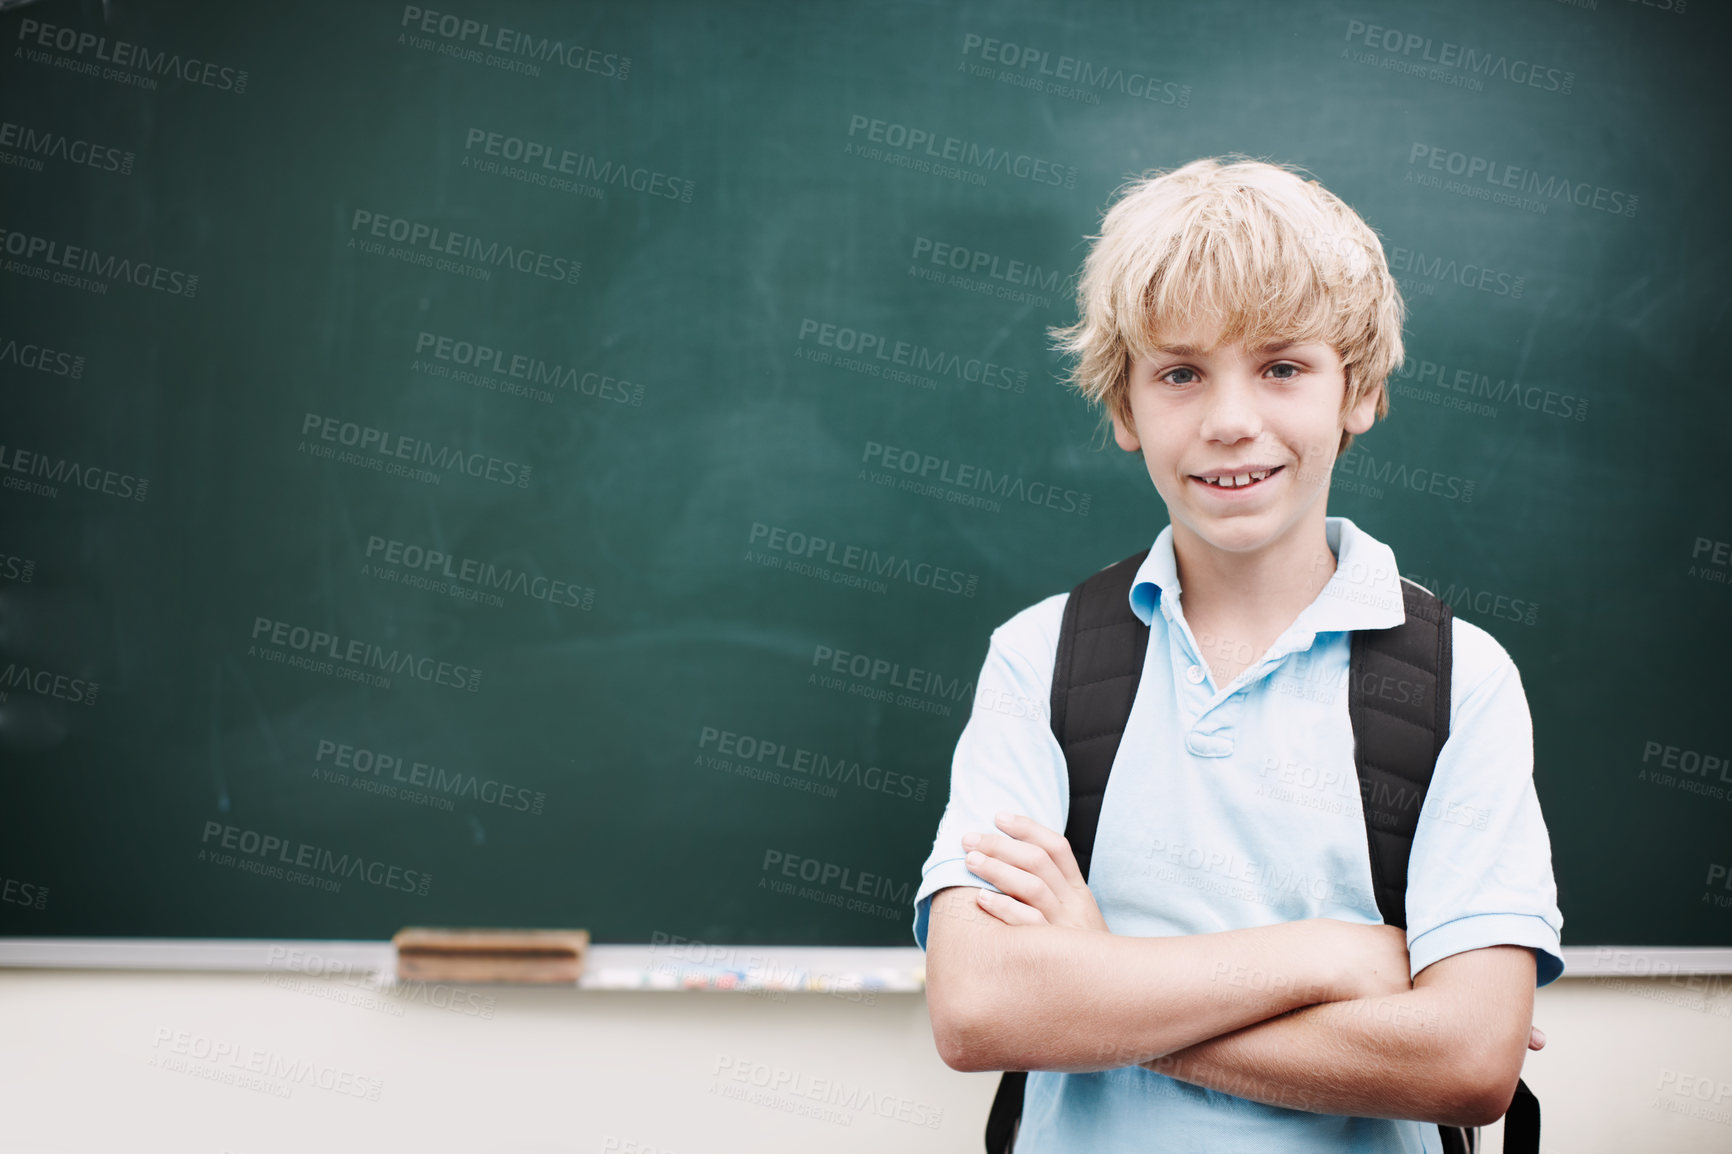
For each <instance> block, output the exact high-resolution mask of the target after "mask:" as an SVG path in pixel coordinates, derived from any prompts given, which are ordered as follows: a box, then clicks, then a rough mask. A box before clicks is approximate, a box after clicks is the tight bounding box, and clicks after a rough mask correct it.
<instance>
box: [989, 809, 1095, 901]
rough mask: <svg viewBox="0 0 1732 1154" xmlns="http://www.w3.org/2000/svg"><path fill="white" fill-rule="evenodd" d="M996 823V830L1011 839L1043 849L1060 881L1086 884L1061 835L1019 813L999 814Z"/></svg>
mask: <svg viewBox="0 0 1732 1154" xmlns="http://www.w3.org/2000/svg"><path fill="white" fill-rule="evenodd" d="M996 822H997V825H998V828H999V829H1001V830H1003V831H1004V832H1005V833H1007V834H1009V835H1010V836H1011V837H1013V838H1016V839H1017V840H1019V841H1025V842H1028V843H1030V844H1032V845H1037V846H1039V847H1040V848H1041V849H1044V850H1045V851H1046V852H1047V856H1048V857H1049V858H1051V859H1052V863H1053V865H1055V866H1057V867H1058V870H1059V876H1060V879H1061V880H1063V881H1066V882H1069V883H1070V884H1072V885H1084V884H1086V882H1085V881H1084V879H1083V876H1082V867H1081V866H1079V865H1077V860H1076V855H1075V854H1073V853H1071V850H1070V842H1069V841H1067V840H1066V839H1065V836H1064V835H1063V834H1062V833H1059V832H1057V831H1056V830H1051V829H1048V828H1047V827H1046V826H1044V825H1042V824H1040V823H1039V822H1038V821H1035V820H1034V819H1033V818H1032V817H1025V816H1024V815H1022V814H1020V813H1001V814H999V815H998V817H997V819H996Z"/></svg>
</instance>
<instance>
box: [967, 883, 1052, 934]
mask: <svg viewBox="0 0 1732 1154" xmlns="http://www.w3.org/2000/svg"><path fill="white" fill-rule="evenodd" d="M975 901H976V902H977V903H978V904H979V906H980V908H981V909H983V910H985V911H986V912H987V913H989V914H991V915H992V916H993V917H995V918H997V919H998V920H999V921H1001V922H1003V923H1004V924H1005V925H1007V926H1044V925H1046V924H1047V920H1046V917H1045V915H1043V914H1042V913H1041V912H1040V911H1039V910H1037V909H1035V908H1033V907H1032V906H1028V905H1024V904H1023V903H1022V902H1019V901H1017V900H1016V899H1015V898H1013V897H1011V896H1010V895H1008V894H995V893H993V892H992V891H991V890H976V891H975Z"/></svg>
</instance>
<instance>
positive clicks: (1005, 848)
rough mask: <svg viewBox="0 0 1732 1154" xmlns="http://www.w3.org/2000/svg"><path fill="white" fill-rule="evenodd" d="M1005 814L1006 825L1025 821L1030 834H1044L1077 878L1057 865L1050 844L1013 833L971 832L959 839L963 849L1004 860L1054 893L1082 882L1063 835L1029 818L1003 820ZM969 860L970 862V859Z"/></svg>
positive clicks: (1013, 825)
mask: <svg viewBox="0 0 1732 1154" xmlns="http://www.w3.org/2000/svg"><path fill="white" fill-rule="evenodd" d="M1005 816H1006V815H1002V814H1001V815H1000V819H1001V823H1002V824H1008V825H1010V826H1012V827H1013V828H1017V829H1022V828H1023V827H1022V826H1021V825H1019V824H1018V823H1019V822H1027V823H1028V827H1029V828H1028V829H1027V830H1025V832H1029V833H1033V834H1034V835H1035V836H1037V837H1043V838H1044V840H1046V841H1048V842H1050V843H1052V845H1056V847H1058V849H1059V850H1060V851H1061V852H1062V855H1063V857H1064V859H1065V861H1067V862H1068V863H1069V864H1070V868H1071V875H1070V877H1074V878H1075V879H1076V880H1075V881H1074V882H1073V881H1071V880H1070V877H1067V876H1066V874H1065V873H1064V871H1063V870H1062V869H1061V868H1060V866H1059V864H1058V862H1057V860H1056V859H1055V858H1054V852H1053V848H1052V845H1043V844H1041V843H1039V842H1036V841H1033V840H1031V839H1027V838H1022V837H1020V836H1018V835H1015V834H1010V833H1004V834H992V833H985V834H980V833H971V834H968V835H967V836H965V837H964V838H963V839H962V846H963V848H964V849H965V850H973V851H975V852H977V853H980V854H983V855H985V856H986V857H988V858H996V859H997V860H999V861H1001V862H1006V863H1008V864H1010V865H1012V866H1015V867H1016V868H1017V869H1020V870H1023V871H1024V872H1026V873H1028V874H1031V875H1033V876H1034V877H1036V878H1038V879H1040V881H1041V882H1043V883H1044V884H1045V885H1046V887H1047V889H1048V890H1050V891H1051V892H1052V893H1053V894H1055V895H1058V894H1063V893H1064V892H1065V891H1066V890H1067V889H1069V888H1072V887H1074V886H1080V885H1082V884H1084V883H1083V881H1082V874H1081V872H1080V871H1078V870H1077V868H1076V859H1075V858H1074V857H1072V856H1071V853H1070V847H1069V846H1068V845H1066V844H1065V841H1064V838H1062V837H1059V836H1058V835H1057V834H1054V833H1053V832H1052V831H1051V830H1049V829H1047V828H1046V827H1045V826H1042V825H1040V824H1039V823H1037V822H1034V821H1033V820H1031V819H1028V818H1011V819H1009V821H1008V822H1006V821H1004V818H1005ZM1037 831H1038V832H1037ZM970 860H971V861H972V860H973V859H970ZM981 876H982V877H984V876H985V875H984V874H982V875H981ZM992 880H993V884H994V885H997V884H998V883H997V880H996V879H992ZM1013 892H1014V891H1013ZM1016 896H1018V897H1024V896H1025V895H1023V894H1021V893H1017V895H1016Z"/></svg>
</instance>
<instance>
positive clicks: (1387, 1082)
mask: <svg viewBox="0 0 1732 1154" xmlns="http://www.w3.org/2000/svg"><path fill="white" fill-rule="evenodd" d="M1532 982H1533V964H1532V958H1531V956H1530V955H1529V954H1528V952H1527V951H1526V950H1519V949H1515V948H1512V947H1493V948H1491V949H1485V950H1478V951H1473V952H1472V953H1469V954H1465V955H1459V956H1458V957H1456V958H1451V959H1446V960H1445V961H1444V962H1440V963H1436V964H1435V967H1434V969H1433V970H1432V971H1431V972H1430V973H1429V974H1428V975H1422V978H1421V983H1422V984H1420V985H1418V986H1416V987H1415V988H1414V989H1412V990H1409V991H1407V992H1405V993H1399V994H1387V995H1384V996H1379V997H1370V998H1360V999H1354V1000H1345V1001H1335V1002H1331V1003H1329V1004H1327V1005H1313V1006H1308V1007H1305V1008H1302V1009H1299V1010H1296V1011H1293V1012H1292V1013H1289V1014H1285V1015H1283V1016H1280V1017H1277V1018H1273V1019H1271V1020H1269V1021H1265V1022H1260V1023H1257V1024H1256V1025H1253V1026H1250V1027H1247V1028H1245V1029H1241V1030H1238V1031H1236V1032H1234V1033H1231V1034H1227V1035H1224V1036H1222V1037H1218V1038H1213V1039H1210V1040H1208V1041H1205V1042H1200V1043H1198V1044H1197V1045H1195V1046H1192V1047H1189V1048H1188V1049H1185V1050H1180V1051H1178V1052H1176V1053H1172V1054H1169V1055H1167V1056H1165V1057H1163V1058H1160V1059H1156V1060H1155V1061H1152V1062H1149V1063H1145V1065H1147V1066H1148V1068H1149V1069H1151V1070H1154V1071H1156V1072H1157V1073H1162V1074H1167V1075H1169V1076H1170V1077H1174V1078H1178V1079H1179V1080H1181V1081H1185V1082H1190V1083H1193V1084H1195V1085H1199V1086H1204V1087H1207V1088H1208V1089H1211V1090H1219V1091H1222V1092H1225V1093H1228V1094H1233V1095H1235V1096H1237V1097H1241V1098H1250V1099H1253V1100H1255V1101H1259V1102H1265V1103H1268V1104H1270V1105H1276V1106H1285V1107H1288V1108H1290V1109H1295V1110H1306V1111H1310V1112H1313V1113H1325V1114H1346V1115H1353V1116H1356V1117H1366V1118H1407V1119H1413V1120H1417V1121H1423V1122H1442V1123H1445V1124H1447V1125H1456V1126H1479V1125H1486V1124H1488V1123H1489V1122H1491V1121H1493V1120H1495V1119H1496V1118H1498V1117H1501V1116H1502V1114H1503V1111H1504V1109H1505V1108H1506V1107H1507V1106H1508V1104H1509V1099H1510V1096H1511V1094H1513V1093H1514V1090H1515V1083H1516V1080H1517V1079H1518V1078H1519V1077H1520V1076H1521V1068H1522V1060H1523V1058H1524V1057H1525V1056H1526V1053H1527V1038H1528V1033H1529V1030H1530V1029H1531V1026H1532V1022H1533V989H1532Z"/></svg>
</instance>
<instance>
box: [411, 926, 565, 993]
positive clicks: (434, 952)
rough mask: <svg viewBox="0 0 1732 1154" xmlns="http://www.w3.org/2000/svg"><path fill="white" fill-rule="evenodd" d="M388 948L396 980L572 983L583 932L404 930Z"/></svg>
mask: <svg viewBox="0 0 1732 1154" xmlns="http://www.w3.org/2000/svg"><path fill="white" fill-rule="evenodd" d="M391 944H392V945H394V946H396V947H397V980H398V981H422V982H541V983H549V984H552V983H575V982H576V981H577V980H578V978H579V977H581V976H582V975H583V955H584V952H585V951H586V950H588V949H589V931H588V930H489V929H433V928H428V927H410V928H407V929H403V930H399V931H398V932H397V936H396V937H394V938H392V939H391Z"/></svg>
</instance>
